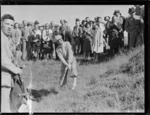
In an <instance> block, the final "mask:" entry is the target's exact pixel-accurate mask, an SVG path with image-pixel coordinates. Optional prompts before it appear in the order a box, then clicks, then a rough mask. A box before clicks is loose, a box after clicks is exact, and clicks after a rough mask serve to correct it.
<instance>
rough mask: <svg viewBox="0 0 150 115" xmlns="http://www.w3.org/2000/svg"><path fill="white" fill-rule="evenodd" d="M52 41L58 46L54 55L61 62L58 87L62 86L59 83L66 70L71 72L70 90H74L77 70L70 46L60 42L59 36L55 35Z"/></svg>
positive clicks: (67, 43) (66, 42) (60, 37)
mask: <svg viewBox="0 0 150 115" xmlns="http://www.w3.org/2000/svg"><path fill="white" fill-rule="evenodd" d="M53 41H54V42H55V43H56V44H58V47H57V49H56V53H57V55H58V57H59V59H60V61H61V62H62V65H61V77H60V85H64V84H61V81H62V79H63V76H64V73H65V70H66V68H67V69H69V70H71V74H72V77H73V79H74V82H73V87H72V89H74V88H75V87H76V78H77V69H76V59H75V57H74V55H73V51H72V48H71V44H70V43H69V42H68V41H65V42H64V41H63V40H62V36H61V35H55V36H54V38H53ZM66 79H67V78H66Z"/></svg>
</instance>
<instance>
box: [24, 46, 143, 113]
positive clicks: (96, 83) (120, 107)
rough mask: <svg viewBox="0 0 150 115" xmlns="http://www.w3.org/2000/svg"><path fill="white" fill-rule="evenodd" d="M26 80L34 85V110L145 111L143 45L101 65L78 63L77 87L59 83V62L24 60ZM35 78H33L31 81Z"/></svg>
mask: <svg viewBox="0 0 150 115" xmlns="http://www.w3.org/2000/svg"><path fill="white" fill-rule="evenodd" d="M24 64H25V65H26V68H25V69H24V73H23V79H24V82H25V85H26V86H29V84H30V85H31V87H32V94H33V96H34V98H35V99H37V100H36V101H33V102H32V111H33V112H143V111H144V108H145V107H144V105H145V102H144V97H145V94H144V87H145V85H144V48H143V47H138V48H136V49H133V51H129V52H128V53H127V54H124V53H120V54H118V55H115V57H113V58H112V59H109V61H105V62H101V63H99V64H83V65H80V62H78V63H77V70H78V78H77V87H76V89H75V90H71V89H70V88H71V85H72V82H73V81H72V78H70V77H69V75H68V84H67V85H66V86H65V87H63V88H61V89H60V87H59V85H58V80H59V76H60V65H61V63H60V62H59V61H54V60H49V61H46V62H45V61H40V60H38V61H36V62H32V61H29V62H24ZM30 67H31V68H30ZM30 69H31V71H32V72H31V71H30ZM31 79H32V80H31Z"/></svg>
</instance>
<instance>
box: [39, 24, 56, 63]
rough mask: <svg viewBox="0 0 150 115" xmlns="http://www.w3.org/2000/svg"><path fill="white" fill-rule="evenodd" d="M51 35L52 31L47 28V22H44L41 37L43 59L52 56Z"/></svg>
mask: <svg viewBox="0 0 150 115" xmlns="http://www.w3.org/2000/svg"><path fill="white" fill-rule="evenodd" d="M52 35H53V31H52V30H51V29H50V28H49V24H48V23H46V24H45V29H44V30H43V34H42V38H43V48H42V49H43V52H42V54H43V56H44V58H45V60H48V59H49V57H51V58H55V57H52V52H53V50H54V49H53V42H52Z"/></svg>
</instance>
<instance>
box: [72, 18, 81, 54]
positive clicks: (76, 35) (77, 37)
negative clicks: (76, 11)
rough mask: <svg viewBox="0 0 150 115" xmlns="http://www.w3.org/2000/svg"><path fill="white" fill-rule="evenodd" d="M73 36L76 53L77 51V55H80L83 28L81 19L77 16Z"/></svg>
mask: <svg viewBox="0 0 150 115" xmlns="http://www.w3.org/2000/svg"><path fill="white" fill-rule="evenodd" d="M72 36H73V39H74V41H75V46H74V53H75V55H79V53H80V51H79V50H80V46H81V39H82V28H81V27H80V19H79V18H76V20H75V26H74V28H73V32H72ZM81 47H82V46H81Z"/></svg>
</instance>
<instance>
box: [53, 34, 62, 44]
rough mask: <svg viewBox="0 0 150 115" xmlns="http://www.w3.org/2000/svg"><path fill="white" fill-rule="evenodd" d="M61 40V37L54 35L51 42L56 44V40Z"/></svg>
mask: <svg viewBox="0 0 150 115" xmlns="http://www.w3.org/2000/svg"><path fill="white" fill-rule="evenodd" d="M60 39H62V36H61V35H56V36H54V38H53V42H54V43H56V42H57V41H58V40H60Z"/></svg>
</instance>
